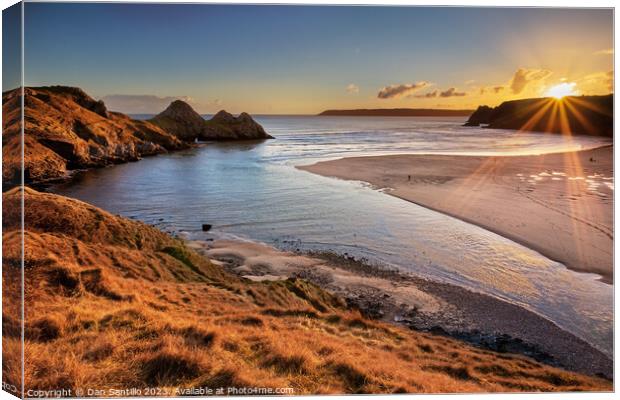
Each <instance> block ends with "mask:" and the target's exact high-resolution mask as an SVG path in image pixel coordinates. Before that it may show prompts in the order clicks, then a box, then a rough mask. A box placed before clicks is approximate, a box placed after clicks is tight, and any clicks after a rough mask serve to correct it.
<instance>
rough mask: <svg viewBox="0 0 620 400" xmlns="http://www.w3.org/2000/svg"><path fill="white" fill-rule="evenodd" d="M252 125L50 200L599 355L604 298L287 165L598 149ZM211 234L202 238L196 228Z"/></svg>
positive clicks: (406, 130)
mask: <svg viewBox="0 0 620 400" xmlns="http://www.w3.org/2000/svg"><path fill="white" fill-rule="evenodd" d="M257 120H258V121H259V122H260V123H261V124H263V126H264V127H265V129H266V130H267V131H268V132H269V133H270V134H272V135H273V136H275V137H276V139H275V140H268V141H264V142H248V143H208V144H206V145H205V146H203V147H199V148H194V149H190V150H187V151H182V152H176V153H172V154H166V155H160V156H156V157H149V158H145V159H143V160H142V161H140V162H138V163H129V164H123V165H117V166H114V167H110V168H105V169H100V170H92V171H87V172H84V173H81V174H79V175H78V176H77V178H76V180H75V181H73V182H71V183H69V184H64V185H59V186H56V187H54V188H52V190H53V191H55V192H57V193H60V194H64V195H67V196H71V197H75V198H78V199H81V200H84V201H87V202H89V203H92V204H95V205H97V206H100V207H102V208H104V209H106V210H108V211H110V212H113V213H118V214H121V215H123V216H127V217H131V218H136V219H139V220H142V221H144V222H147V223H151V224H155V225H157V226H158V227H160V228H161V229H164V230H170V231H175V232H179V233H182V234H183V235H186V236H187V237H189V238H192V239H207V238H215V239H217V238H241V239H243V240H255V241H260V242H265V243H268V244H271V245H274V246H276V247H279V248H283V249H291V248H292V249H300V250H317V249H319V250H332V251H335V252H338V253H341V254H344V253H347V254H348V255H353V256H356V257H365V258H367V259H368V260H369V261H370V262H374V263H379V264H381V265H385V266H389V267H396V268H399V269H401V270H404V271H407V272H411V273H414V274H417V275H420V276H423V277H426V278H430V279H434V280H439V281H443V282H448V283H452V284H456V285H460V286H463V287H466V288H468V289H471V290H474V291H477V292H481V293H485V294H489V295H492V296H495V297H498V298H501V299H504V300H506V301H509V302H512V303H515V304H518V305H521V306H523V307H525V308H527V309H529V310H532V311H534V312H536V313H538V314H540V315H542V316H544V317H545V318H547V319H549V320H551V321H553V322H555V323H556V324H557V325H559V326H560V327H561V328H563V329H565V330H567V331H569V332H571V333H573V334H575V335H577V336H579V337H581V338H582V339H584V340H586V341H588V342H589V343H591V344H592V345H594V346H595V347H597V348H599V349H600V350H602V351H603V352H605V353H606V354H608V355H611V354H612V342H613V331H612V329H613V312H612V311H613V310H612V307H613V287H612V286H611V285H608V284H605V283H602V282H600V281H599V280H598V276H596V275H594V274H582V273H576V272H572V271H570V270H568V269H566V268H565V267H564V266H563V265H562V264H560V263H557V262H554V261H552V260H549V259H547V258H546V257H544V256H542V255H540V254H539V253H537V252H535V251H532V250H530V249H528V248H525V247H524V246H521V245H519V244H517V243H514V242H512V241H510V240H508V239H506V238H504V237H501V236H499V235H496V234H494V233H492V232H489V231H487V230H485V229H482V228H479V227H477V226H475V225H472V224H468V223H465V222H463V221H460V220H458V219H455V218H452V217H449V216H446V215H443V214H441V213H437V212H434V211H431V210H428V209H426V208H423V207H421V206H418V205H415V204H412V203H409V202H406V201H404V200H400V199H397V198H395V197H392V196H389V195H387V194H385V193H381V192H380V191H377V190H373V189H372V188H370V187H369V186H368V185H366V184H364V183H361V182H348V181H341V180H337V179H332V178H326V177H322V176H317V175H314V174H311V173H308V172H305V171H301V170H298V169H296V168H295V165H303V164H310V163H313V162H315V161H319V160H326V159H333V158H340V157H347V156H361V155H382V154H431V153H436V154H476V155H488V154H510V155H515V154H537V153H545V152H557V151H565V150H576V149H585V148H591V147H596V146H599V145H602V144H607V143H609V141H608V140H607V139H603V138H589V137H573V138H565V137H562V136H561V135H552V134H542V133H524V132H515V131H506V130H490V129H480V128H463V127H461V124H462V123H463V122H464V119H463V118H419V117H418V118H406V117H402V118H394V117H392V118H377V117H351V118H349V117H309V116H304V117H301V116H300V117H284V116H265V117H258V118H257ZM202 223H209V224H212V225H213V229H212V230H211V231H210V232H201V224H202Z"/></svg>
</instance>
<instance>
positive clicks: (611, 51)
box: [592, 49, 614, 56]
mask: <svg viewBox="0 0 620 400" xmlns="http://www.w3.org/2000/svg"><path fill="white" fill-rule="evenodd" d="M592 54H594V55H595V56H613V55H614V49H603V50H599V51H595V52H594V53H592Z"/></svg>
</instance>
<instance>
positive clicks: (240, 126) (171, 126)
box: [150, 100, 273, 140]
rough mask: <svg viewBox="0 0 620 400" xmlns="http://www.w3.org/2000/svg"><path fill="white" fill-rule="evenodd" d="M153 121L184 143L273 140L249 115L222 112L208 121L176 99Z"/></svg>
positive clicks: (152, 120)
mask: <svg viewBox="0 0 620 400" xmlns="http://www.w3.org/2000/svg"><path fill="white" fill-rule="evenodd" d="M150 122H152V123H153V124H155V125H157V126H159V127H161V128H162V129H165V130H166V131H168V132H172V133H174V134H175V135H176V136H177V137H180V138H183V139H184V140H195V139H199V140H255V139H272V138H273V137H272V136H270V135H268V134H267V132H265V130H264V129H263V127H262V126H261V125H260V124H258V123H257V122H256V121H254V120H253V119H252V117H250V115H248V114H247V113H241V114H240V115H239V116H238V117H235V116H233V115H232V114H230V113H227V112H226V111H224V110H222V111H220V112H218V113H217V114H215V116H213V118H211V119H210V120H208V121H206V120H205V119H204V118H202V117H201V116H200V114H198V113H197V112H196V111H194V110H193V109H192V107H191V106H190V105H189V104H187V103H185V102H183V101H181V100H176V101H174V102H172V103H171V104H170V106H168V108H166V109H165V110H164V111H162V112H161V113H160V114H158V115H156V116H155V117H153V118H152V119H151V120H150Z"/></svg>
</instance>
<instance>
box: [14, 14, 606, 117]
mask: <svg viewBox="0 0 620 400" xmlns="http://www.w3.org/2000/svg"><path fill="white" fill-rule="evenodd" d="M24 20H25V27H24V30H25V38H24V43H25V48H24V52H25V59H24V62H25V73H24V75H25V76H24V79H25V83H26V85H27V86H40V85H52V84H61V85H70V86H79V87H81V88H82V89H84V90H85V91H86V92H87V93H89V94H91V95H92V96H94V97H96V98H98V99H103V100H104V101H105V102H106V104H107V105H108V108H110V109H112V110H115V111H122V112H127V113H156V112H159V111H161V110H163V109H164V108H165V107H166V105H167V104H168V103H170V101H172V100H174V99H177V98H180V99H183V100H185V101H187V102H189V103H190V104H191V105H192V106H194V108H195V109H196V110H197V111H199V112H201V113H211V112H215V111H218V110H220V109H226V110H228V111H230V112H234V113H238V112H241V111H246V112H250V113H255V114H314V113H318V112H321V111H322V110H325V109H343V108H394V107H415V108H452V109H455V108H467V109H472V108H476V107H477V106H478V105H480V104H487V105H496V104H499V103H501V102H502V101H505V100H509V99H516V98H526V97H540V96H543V95H545V94H546V93H547V92H548V91H549V90H550V89H551V88H553V87H554V86H556V85H559V84H562V83H564V84H565V86H566V87H569V88H571V90H572V92H573V93H575V94H606V93H609V92H610V91H611V90H612V77H613V72H612V70H613V49H612V48H613V11H612V10H611V9H572V10H571V9H541V8H523V9H516V8H510V9H508V8H504V9H499V8H493V9H491V8H423V7H376V6H364V7H351V6H259V5H255V6H252V5H205V4H193V5H189V4H159V5H154V4H112V3H107V4H103V3H99V4H92V3H91V4H88V3H81V4H80V3H64V4H62V3H61V4H59V3H26V5H25V19H24Z"/></svg>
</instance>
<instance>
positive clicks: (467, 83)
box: [465, 79, 476, 85]
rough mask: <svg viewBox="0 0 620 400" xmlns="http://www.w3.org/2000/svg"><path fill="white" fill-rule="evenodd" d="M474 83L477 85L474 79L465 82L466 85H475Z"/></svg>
mask: <svg viewBox="0 0 620 400" xmlns="http://www.w3.org/2000/svg"><path fill="white" fill-rule="evenodd" d="M474 83H476V81H475V80H473V79H470V80H468V81H465V84H466V85H473V84H474Z"/></svg>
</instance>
